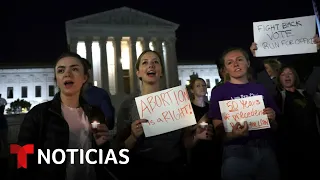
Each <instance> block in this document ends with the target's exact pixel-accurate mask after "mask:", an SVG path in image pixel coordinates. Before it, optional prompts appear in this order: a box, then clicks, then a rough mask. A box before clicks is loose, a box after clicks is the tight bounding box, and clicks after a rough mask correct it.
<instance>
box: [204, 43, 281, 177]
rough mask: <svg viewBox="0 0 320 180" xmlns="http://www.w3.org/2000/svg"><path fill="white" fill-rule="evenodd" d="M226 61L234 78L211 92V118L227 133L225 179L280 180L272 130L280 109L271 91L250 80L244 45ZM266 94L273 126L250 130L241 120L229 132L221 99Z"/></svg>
mask: <svg viewBox="0 0 320 180" xmlns="http://www.w3.org/2000/svg"><path fill="white" fill-rule="evenodd" d="M221 63H222V64H224V68H225V71H226V73H227V74H228V75H229V77H230V80H229V81H227V82H225V83H224V84H223V85H221V86H219V87H217V88H215V89H213V90H212V92H211V100H210V108H209V112H208V117H209V118H210V119H212V121H213V124H214V127H215V130H216V134H217V135H220V136H221V135H224V136H223V137H224V139H225V144H224V150H223V160H222V171H221V173H222V179H224V180H247V179H264V180H277V179H279V169H278V164H277V160H276V156H275V153H274V151H273V149H272V146H273V141H272V133H271V132H272V129H273V128H276V125H277V124H276V120H275V118H276V113H278V112H279V111H278V108H277V106H276V104H275V102H274V100H273V99H272V97H271V96H270V95H269V94H268V92H267V90H266V89H265V88H264V87H263V86H262V85H259V84H256V83H254V82H250V81H249V79H248V69H249V67H250V61H249V56H248V54H247V53H246V52H245V51H244V50H242V49H240V48H232V49H229V50H227V51H226V52H224V53H223V55H222V58H221ZM255 95H262V96H263V97H264V98H263V101H264V104H265V107H266V108H265V109H264V110H263V113H264V114H266V115H267V116H268V119H269V122H270V125H271V128H268V129H261V130H254V131H249V130H248V129H249V127H248V123H247V122H244V123H243V124H240V123H239V122H237V123H236V124H235V125H234V126H233V128H232V132H227V133H225V129H224V125H223V122H222V115H221V111H220V107H219V101H224V100H231V99H238V98H243V97H250V96H255Z"/></svg>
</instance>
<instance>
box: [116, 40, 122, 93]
mask: <svg viewBox="0 0 320 180" xmlns="http://www.w3.org/2000/svg"><path fill="white" fill-rule="evenodd" d="M121 40H122V38H121V37H116V38H114V44H115V53H114V54H115V63H114V64H115V72H116V73H115V74H116V75H115V77H116V93H117V94H123V93H124V82H123V69H122V64H121Z"/></svg>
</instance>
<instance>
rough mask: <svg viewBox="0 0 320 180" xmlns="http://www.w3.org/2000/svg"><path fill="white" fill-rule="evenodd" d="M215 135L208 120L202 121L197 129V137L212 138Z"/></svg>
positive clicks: (202, 138)
mask: <svg viewBox="0 0 320 180" xmlns="http://www.w3.org/2000/svg"><path fill="white" fill-rule="evenodd" d="M212 136H213V131H212V127H211V126H210V125H209V124H208V123H207V122H201V123H199V124H198V128H197V129H196V134H195V138H197V139H201V140H211V139H212Z"/></svg>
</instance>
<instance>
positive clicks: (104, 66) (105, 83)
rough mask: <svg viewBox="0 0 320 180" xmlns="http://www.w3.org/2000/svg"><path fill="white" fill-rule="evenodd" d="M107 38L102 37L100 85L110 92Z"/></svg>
mask: <svg viewBox="0 0 320 180" xmlns="http://www.w3.org/2000/svg"><path fill="white" fill-rule="evenodd" d="M107 40H108V38H107V37H100V40H99V45H100V55H101V56H100V75H101V77H100V79H101V82H100V83H98V85H100V87H102V88H103V89H104V90H106V91H108V92H109V78H108V58H107V57H108V56H107V53H108V52H107V49H106V47H107Z"/></svg>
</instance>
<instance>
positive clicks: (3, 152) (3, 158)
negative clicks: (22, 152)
mask: <svg viewBox="0 0 320 180" xmlns="http://www.w3.org/2000/svg"><path fill="white" fill-rule="evenodd" d="M6 105H7V101H6V100H5V99H4V98H2V97H1V94H0V167H1V172H2V173H1V174H0V176H1V177H3V178H4V179H6V178H7V172H8V166H9V164H8V157H9V144H8V122H7V119H6V117H5V116H4V111H5V107H6Z"/></svg>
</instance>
